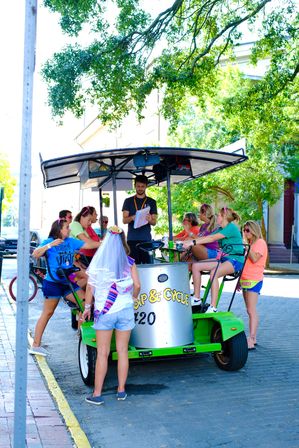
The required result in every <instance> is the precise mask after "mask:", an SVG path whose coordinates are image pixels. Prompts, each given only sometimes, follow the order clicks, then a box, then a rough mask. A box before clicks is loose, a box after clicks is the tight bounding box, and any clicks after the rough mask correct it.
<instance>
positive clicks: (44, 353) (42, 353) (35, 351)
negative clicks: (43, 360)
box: [28, 347, 49, 356]
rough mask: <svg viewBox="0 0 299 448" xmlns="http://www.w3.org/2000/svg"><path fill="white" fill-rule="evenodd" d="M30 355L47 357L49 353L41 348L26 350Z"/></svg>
mask: <svg viewBox="0 0 299 448" xmlns="http://www.w3.org/2000/svg"><path fill="white" fill-rule="evenodd" d="M28 353H29V354H30V355H40V356H48V354H49V352H48V351H47V350H45V349H44V348H43V347H31V348H30V349H29V350H28Z"/></svg>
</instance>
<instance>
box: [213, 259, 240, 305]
mask: <svg viewBox="0 0 299 448" xmlns="http://www.w3.org/2000/svg"><path fill="white" fill-rule="evenodd" d="M214 271H215V270H212V271H211V274H210V279H211V282H212V283H211V305H212V306H214V307H216V305H217V299H218V293H219V281H218V279H219V278H220V277H224V276H225V275H226V274H232V273H233V272H235V271H234V268H233V265H232V264H231V263H230V262H229V261H225V262H224V263H221V264H220V265H219V267H218V269H217V271H216V274H215V277H214V280H213V275H214ZM212 280H213V281H212Z"/></svg>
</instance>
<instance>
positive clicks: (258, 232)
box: [242, 220, 263, 243]
mask: <svg viewBox="0 0 299 448" xmlns="http://www.w3.org/2000/svg"><path fill="white" fill-rule="evenodd" d="M245 227H249V229H250V233H251V235H252V236H253V238H252V242H253V243H255V241H257V240H259V239H260V238H263V235H262V229H261V226H260V225H259V223H258V222H256V221H252V220H249V221H246V222H245V224H244V225H243V228H242V230H243V232H244V228H245ZM244 238H245V239H246V240H247V238H246V233H245V232H244Z"/></svg>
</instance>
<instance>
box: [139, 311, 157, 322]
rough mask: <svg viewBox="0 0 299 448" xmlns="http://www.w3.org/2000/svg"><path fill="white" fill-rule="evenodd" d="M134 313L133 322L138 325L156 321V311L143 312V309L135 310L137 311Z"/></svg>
mask: <svg viewBox="0 0 299 448" xmlns="http://www.w3.org/2000/svg"><path fill="white" fill-rule="evenodd" d="M134 315H135V323H136V324H138V325H145V324H147V325H154V323H155V321H156V313H154V312H153V311H151V312H150V313H145V312H144V311H141V312H140V313H139V312H138V311H137V313H134Z"/></svg>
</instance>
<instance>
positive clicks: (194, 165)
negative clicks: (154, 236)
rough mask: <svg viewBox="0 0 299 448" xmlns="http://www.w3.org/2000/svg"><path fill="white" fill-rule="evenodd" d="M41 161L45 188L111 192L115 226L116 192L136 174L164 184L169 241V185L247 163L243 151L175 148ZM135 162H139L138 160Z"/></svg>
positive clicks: (110, 151)
mask: <svg viewBox="0 0 299 448" xmlns="http://www.w3.org/2000/svg"><path fill="white" fill-rule="evenodd" d="M40 159H41V170H42V173H43V180H44V186H45V188H51V187H55V186H62V185H67V184H71V183H80V186H81V188H93V189H96V190H97V191H99V194H100V207H101V208H102V192H103V191H112V192H113V203H114V219H115V223H116V224H117V207H116V192H117V190H130V189H131V188H132V185H133V184H132V181H133V179H134V178H135V176H136V175H138V174H144V175H146V176H147V177H148V180H149V186H151V185H165V184H166V185H167V192H168V198H167V201H168V217H169V238H170V239H172V213H171V183H174V184H177V183H183V182H189V181H191V180H194V179H197V178H199V177H202V176H205V175H207V174H210V173H213V172H216V171H219V170H221V169H224V168H228V167H230V166H233V165H237V164H239V163H242V162H244V161H246V160H247V156H246V155H245V148H243V147H242V146H240V147H238V148H237V149H236V150H235V151H234V152H225V151H221V150H220V151H214V150H206V149H196V148H177V147H155V146H152V147H138V148H120V149H119V148H117V149H102V150H98V151H93V152H83V153H79V154H74V155H70V156H64V157H59V158H54V159H51V160H45V161H43V160H42V157H41V156H40ZM137 159H138V160H137Z"/></svg>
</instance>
